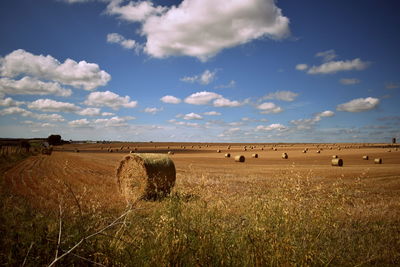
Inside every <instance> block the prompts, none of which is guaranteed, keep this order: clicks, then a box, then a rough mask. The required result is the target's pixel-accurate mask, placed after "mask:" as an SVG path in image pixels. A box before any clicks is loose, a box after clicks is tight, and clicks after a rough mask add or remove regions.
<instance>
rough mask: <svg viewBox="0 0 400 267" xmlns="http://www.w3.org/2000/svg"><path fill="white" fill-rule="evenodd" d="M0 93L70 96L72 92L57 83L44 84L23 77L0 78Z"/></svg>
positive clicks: (34, 79)
mask: <svg viewBox="0 0 400 267" xmlns="http://www.w3.org/2000/svg"><path fill="white" fill-rule="evenodd" d="M0 92H3V93H4V94H9V95H57V96H70V95H71V94H72V91H71V90H70V89H65V88H62V87H61V86H60V84H59V83H57V82H42V81H40V80H38V79H36V78H32V77H28V76H26V77H23V78H22V79H20V80H13V79H9V78H0Z"/></svg>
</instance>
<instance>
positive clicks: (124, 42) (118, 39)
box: [107, 33, 140, 50]
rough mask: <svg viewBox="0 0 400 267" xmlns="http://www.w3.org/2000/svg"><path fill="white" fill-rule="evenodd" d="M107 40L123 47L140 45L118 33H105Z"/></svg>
mask: <svg viewBox="0 0 400 267" xmlns="http://www.w3.org/2000/svg"><path fill="white" fill-rule="evenodd" d="M107 42H108V43H112V44H119V45H121V46H122V47H123V48H125V49H134V48H135V49H136V50H138V49H140V45H139V44H137V43H136V41H135V40H131V39H126V38H125V37H124V36H122V35H121V34H118V33H109V34H107Z"/></svg>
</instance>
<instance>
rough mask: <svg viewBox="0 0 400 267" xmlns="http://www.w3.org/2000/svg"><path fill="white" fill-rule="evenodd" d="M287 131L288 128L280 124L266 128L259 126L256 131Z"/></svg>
mask: <svg viewBox="0 0 400 267" xmlns="http://www.w3.org/2000/svg"><path fill="white" fill-rule="evenodd" d="M285 129H287V127H286V126H284V125H282V124H280V123H273V124H270V125H268V126H264V125H258V126H257V127H256V131H273V130H278V131H282V130H285Z"/></svg>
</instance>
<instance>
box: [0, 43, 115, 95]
mask: <svg viewBox="0 0 400 267" xmlns="http://www.w3.org/2000/svg"><path fill="white" fill-rule="evenodd" d="M21 74H26V75H29V76H34V77H36V78H42V79H47V80H52V81H56V82H59V83H62V84H65V85H70V86H73V87H75V88H83V89H85V90H93V89H95V88H97V87H99V86H104V85H106V84H107V83H108V82H109V81H110V79H111V76H110V75H109V74H108V73H107V72H105V71H104V70H100V68H99V65H97V64H95V63H88V62H86V61H80V62H76V61H74V60H72V59H69V58H67V59H66V60H65V61H64V63H61V62H59V61H58V60H57V59H55V58H54V57H52V56H50V55H47V56H43V55H39V56H37V55H33V54H31V53H29V52H26V51H25V50H22V49H18V50H15V51H13V52H12V53H10V54H8V55H7V56H5V57H2V58H1V57H0V75H1V76H6V77H16V76H19V75H21Z"/></svg>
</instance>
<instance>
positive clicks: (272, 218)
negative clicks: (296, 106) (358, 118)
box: [1, 143, 400, 266]
mask: <svg viewBox="0 0 400 267" xmlns="http://www.w3.org/2000/svg"><path fill="white" fill-rule="evenodd" d="M228 145H230V147H229V149H228ZM244 146H246V151H245V150H244ZM274 148H275V149H274ZM217 150H220V153H217ZM304 150H306V153H304V152H303V151H304ZM318 150H319V151H320V153H317V151H318ZM78 151H79V152H78ZM130 151H134V152H136V153H145V152H151V153H164V154H166V153H167V152H168V151H173V152H174V154H173V155H170V158H171V159H172V160H173V161H174V163H175V167H176V172H177V177H176V185H175V187H174V188H173V190H172V193H171V195H170V196H168V197H166V198H165V199H162V200H158V201H138V202H135V203H133V205H127V202H126V200H125V199H124V197H123V196H121V194H120V192H119V190H118V186H117V183H116V177H115V171H116V167H117V166H118V164H119V162H120V161H121V159H122V158H123V156H124V155H126V154H128V153H129V152H130ZM389 151H390V152H389ZM284 152H286V153H287V154H288V159H282V157H281V154H282V153H284ZM225 153H230V154H231V157H230V158H225V157H224V154H225ZM254 153H257V154H258V158H252V154H254ZM235 155H244V156H245V158H246V160H245V162H243V163H238V162H235V160H234V158H233V157H234V156H235ZM332 155H338V157H339V158H341V159H343V162H344V166H343V167H334V166H331V160H332ZM364 155H368V156H369V159H368V160H363V158H362V157H363V156H364ZM375 158H382V160H383V164H374V159H375ZM399 165H400V151H398V150H397V148H396V147H390V146H388V145H385V144H212V143H210V144H200V143H111V144H66V145H63V146H57V147H55V149H54V152H53V153H52V154H51V155H50V156H48V155H33V156H30V157H27V158H26V159H24V160H21V161H19V162H17V163H16V164H15V165H14V166H12V167H11V168H8V169H7V170H6V171H5V172H4V174H3V175H2V210H1V213H2V216H3V218H2V220H3V221H4V222H5V223H4V224H3V226H2V228H1V230H2V231H3V232H4V233H5V234H4V236H3V238H2V244H1V245H2V247H3V249H2V252H1V263H2V264H6V263H8V264H14V265H15V264H17V265H20V264H22V263H23V262H25V263H26V264H30V265H32V264H34V262H35V261H38V263H39V264H50V263H51V262H53V261H55V262H57V263H62V264H66V265H68V264H94V263H96V264H102V265H128V266H129V265H156V264H157V265H196V264H197V265H229V266H232V265H233V266H243V265H360V266H362V265H382V264H384V265H398V264H400V253H399V251H400V226H399V225H400V168H399ZM16 237H17V239H18V242H16V241H15V238H16ZM82 240H83V241H82ZM79 242H81V243H79ZM78 243H79V244H78ZM76 244H78V246H76V248H74V249H73V250H72V251H70V252H69V249H71V248H73V247H74V246H75V245H76ZM64 254H65V255H64ZM60 256H62V257H60Z"/></svg>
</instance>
